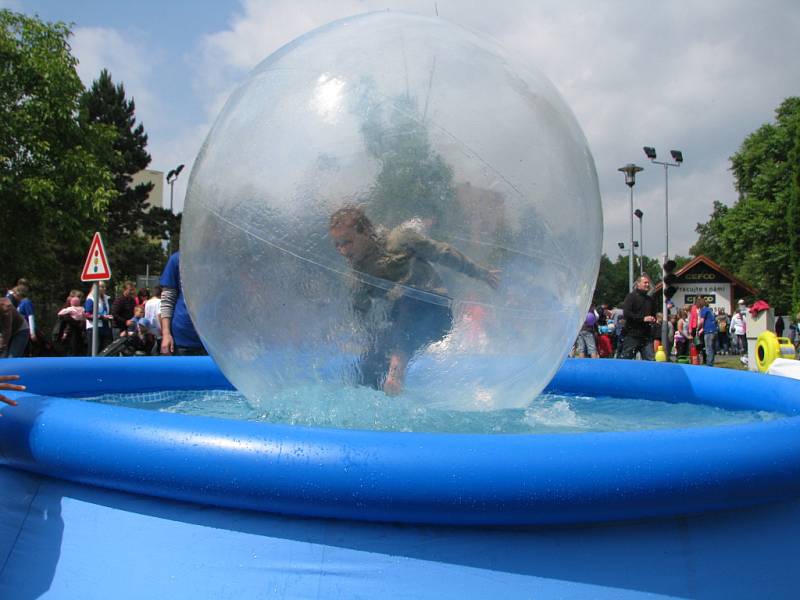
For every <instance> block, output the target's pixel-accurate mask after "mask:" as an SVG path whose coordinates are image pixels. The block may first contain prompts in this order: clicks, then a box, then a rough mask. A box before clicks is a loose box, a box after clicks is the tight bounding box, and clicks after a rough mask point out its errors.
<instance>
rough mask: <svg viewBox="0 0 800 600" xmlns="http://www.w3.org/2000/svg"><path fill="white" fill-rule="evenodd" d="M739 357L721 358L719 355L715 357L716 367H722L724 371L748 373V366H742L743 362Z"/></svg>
mask: <svg viewBox="0 0 800 600" xmlns="http://www.w3.org/2000/svg"><path fill="white" fill-rule="evenodd" d="M739 358H740V357H739V356H733V355H731V354H724V355H722V356H720V355H719V354H717V355H716V356H715V357H714V366H715V367H722V368H723V369H735V370H737V371H746V370H747V365H744V364H742V361H740V360H739Z"/></svg>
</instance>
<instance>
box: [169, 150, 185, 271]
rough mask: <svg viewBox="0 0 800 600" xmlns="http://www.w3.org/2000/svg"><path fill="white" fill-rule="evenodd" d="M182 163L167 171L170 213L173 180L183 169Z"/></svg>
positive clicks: (170, 240) (170, 249)
mask: <svg viewBox="0 0 800 600" xmlns="http://www.w3.org/2000/svg"><path fill="white" fill-rule="evenodd" d="M183 167H184V165H178V166H177V167H175V168H174V169H172V170H170V171H169V173H167V183H168V184H169V212H170V213H172V212H173V210H172V200H173V198H174V196H175V180H176V179H177V178H178V175H180V174H181V171H183ZM168 250H169V254H170V255H171V254H172V231H170V232H169V248H168Z"/></svg>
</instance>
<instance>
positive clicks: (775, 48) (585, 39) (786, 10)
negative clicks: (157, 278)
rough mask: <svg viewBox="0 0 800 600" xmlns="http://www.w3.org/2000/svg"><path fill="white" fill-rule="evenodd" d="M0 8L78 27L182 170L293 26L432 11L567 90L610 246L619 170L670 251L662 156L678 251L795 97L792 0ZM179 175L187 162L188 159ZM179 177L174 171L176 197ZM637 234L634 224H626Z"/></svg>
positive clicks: (799, 52) (88, 63) (619, 223)
mask: <svg viewBox="0 0 800 600" xmlns="http://www.w3.org/2000/svg"><path fill="white" fill-rule="evenodd" d="M0 7H6V8H11V9H13V10H16V11H19V12H23V13H26V14H38V15H39V16H40V17H41V18H43V19H45V20H49V21H54V20H61V21H65V22H68V23H72V24H73V31H74V34H75V35H74V38H73V40H72V48H73V52H74V54H75V56H76V57H77V58H78V59H79V61H80V65H79V68H78V71H79V74H80V76H81V78H82V79H83V81H84V83H86V84H87V85H88V84H90V83H91V81H92V80H93V79H94V78H95V77H97V75H98V73H99V71H100V69H102V68H104V67H105V68H107V69H109V70H110V71H111V74H112V76H113V77H114V79H115V80H116V81H121V82H122V83H124V85H125V88H126V92H127V94H128V96H129V97H133V98H134V99H135V101H136V107H137V116H138V118H139V120H140V121H141V122H143V123H144V125H145V129H146V131H147V133H148V134H149V137H150V145H149V150H150V153H151V154H152V157H153V162H152V164H151V168H153V169H157V170H161V171H165V172H166V171H168V170H169V169H171V168H173V167H175V166H176V165H178V164H180V163H185V164H186V165H187V168H188V167H190V166H191V164H192V163H193V160H194V157H195V155H196V153H197V151H198V149H199V147H200V144H201V143H202V141H203V139H204V138H205V135H206V134H207V132H208V130H209V128H210V126H211V124H212V123H213V121H214V119H215V117H216V115H217V113H218V112H219V110H220V108H221V107H222V105H223V103H224V102H225V99H226V98H227V97H228V95H229V94H230V93H231V91H232V90H233V89H235V87H236V85H237V84H238V83H239V82H241V81H242V79H243V78H244V77H245V76H246V74H247V73H248V72H249V70H250V69H252V68H253V67H254V66H255V65H257V64H258V63H259V62H260V61H261V60H262V59H264V58H265V57H266V56H268V55H269V54H270V53H272V52H273V51H274V50H276V49H277V48H279V47H280V46H282V45H283V44H285V43H286V42H288V41H290V40H292V39H294V38H295V37H297V36H298V35H300V34H302V33H305V32H306V31H308V30H310V29H313V28H315V27H317V26H320V25H323V24H325V23H327V22H329V21H332V20H334V19H338V18H341V17H345V16H349V15H353V14H357V13H362V12H367V11H373V10H383V9H387V8H388V9H393V10H406V11H411V12H416V13H420V14H423V15H429V16H435V14H436V12H437V11H438V14H439V16H440V17H442V18H445V19H448V20H450V21H453V22H455V23H458V24H461V25H463V26H465V27H468V28H469V29H472V30H475V31H478V32H482V33H484V34H487V35H489V36H491V37H493V38H494V39H495V40H497V41H498V42H500V43H501V44H502V45H503V46H505V47H506V48H507V50H508V51H509V52H511V53H512V54H514V55H516V56H517V57H518V58H519V59H520V60H521V61H524V62H528V63H530V64H531V65H533V66H535V67H537V68H538V69H539V70H541V71H542V72H544V73H545V74H546V75H547V76H548V77H549V78H550V79H551V80H552V81H553V82H554V83H555V85H556V87H557V88H558V89H559V90H560V91H561V93H562V95H563V96H564V97H565V99H566V100H567V102H568V103H569V104H570V106H571V107H572V109H573V111H574V112H575V114H576V116H577V118H578V121H579V122H580V124H581V126H582V127H583V129H584V132H585V134H586V137H587V139H588V141H589V146H590V148H591V150H592V152H593V154H594V158H595V162H596V165H597V172H598V175H599V179H600V188H601V194H602V198H603V209H604V219H605V223H604V250H605V252H606V253H608V254H609V255H611V256H612V257H613V256H616V255H617V253H618V252H619V251H618V249H617V242H619V241H624V240H627V239H628V237H629V219H630V211H629V199H628V189H627V188H626V187H625V185H624V182H623V176H622V174H621V173H618V172H617V168H618V167H620V166H622V165H624V164H626V163H629V162H636V163H637V164H639V165H641V166H644V167H646V169H645V171H644V172H642V173H640V174H639V176H638V179H637V185H636V187H635V190H634V201H635V205H636V207H637V208H640V209H641V210H642V211H643V212H644V250H645V253H646V254H648V255H650V256H656V255H658V254H659V253H661V252H663V251H664V217H663V215H664V169H663V167H659V166H657V165H652V164H650V163H649V162H648V161H647V159H646V158H645V156H644V154H643V152H642V146H644V145H649V146H654V147H655V148H656V149H657V150H658V152H659V159H662V158H666V157H668V156H669V150H670V149H673V148H675V149H680V150H682V151H683V154H684V160H685V162H684V164H683V166H681V167H680V168H677V169H670V172H669V190H670V253H671V254H674V253H676V252H677V253H680V254H686V253H688V249H689V247H690V246H691V244H692V243H693V242H694V241H695V240H696V234H695V233H694V228H695V225H696V223H697V222H698V221H705V220H707V217H708V215H709V213H710V211H711V208H712V203H713V201H714V200H720V201H722V202H725V203H728V204H730V203H733V202H734V201H735V199H736V192H735V190H734V188H733V180H732V178H731V174H730V172H729V170H728V169H729V160H728V159H729V157H730V156H731V155H732V154H733V153H734V152H735V151H736V150H737V148H738V147H739V145H740V144H741V142H742V140H743V139H744V137H745V136H746V135H747V134H748V133H750V132H752V131H754V130H755V129H756V128H758V127H759V126H760V125H761V124H763V123H765V122H768V121H770V120H772V118H773V114H774V109H775V108H776V107H777V106H778V104H779V103H780V102H781V101H782V100H783V99H784V98H785V97H787V96H790V95H800V61H798V60H797V58H796V57H797V56H800V35H798V33H797V32H798V31H800V3H798V2H797V1H796V0H763V1H762V2H752V0H728V1H723V0H705V1H703V2H690V1H688V0H676V1H674V2H669V3H665V2H645V1H639V2H634V1H633V0H628V1H627V2H622V1H611V0H609V1H599V0H598V1H593V0H580V1H578V0H574V1H565V0H507V1H502V2H496V3H488V2H485V1H483V0H438V1H435V2H434V1H428V0H383V1H378V0H336V1H333V0H330V1H328V0H238V1H234V0H230V1H225V0H213V1H212V0H194V1H190V0H171V1H168V2H163V1H162V0H137V2H131V1H130V0H125V1H122V0H77V1H74V2H64V1H63V0H0ZM187 173H188V171H187ZM187 179H188V177H186V176H183V177H182V178H180V179H179V180H178V183H177V184H176V188H175V195H176V196H175V199H176V206H177V207H178V208H180V207H181V206H182V204H183V194H184V192H185V184H186V181H187ZM636 232H637V233H636V235H637V237H638V224H637V227H636Z"/></svg>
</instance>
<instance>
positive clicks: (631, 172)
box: [617, 163, 644, 291]
mask: <svg viewBox="0 0 800 600" xmlns="http://www.w3.org/2000/svg"><path fill="white" fill-rule="evenodd" d="M617 171H621V172H623V173H625V185H627V186H628V187H629V188H631V245H630V249H629V254H628V291H630V290H632V289H633V186H634V185H636V174H637V173H638V172H639V171H644V168H643V167H640V166H639V165H634V164H633V163H628V164H627V165H625V166H624V167H620V168H619V169H617Z"/></svg>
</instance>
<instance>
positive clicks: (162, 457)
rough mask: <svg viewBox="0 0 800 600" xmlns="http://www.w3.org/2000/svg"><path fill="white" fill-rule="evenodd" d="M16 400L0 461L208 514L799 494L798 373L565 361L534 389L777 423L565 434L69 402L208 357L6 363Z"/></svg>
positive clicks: (146, 382)
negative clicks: (191, 505)
mask: <svg viewBox="0 0 800 600" xmlns="http://www.w3.org/2000/svg"><path fill="white" fill-rule="evenodd" d="M6 364H7V368H10V369H11V371H12V372H19V373H20V374H21V375H22V376H23V378H24V380H25V383H26V384H27V385H28V393H24V394H19V395H18V396H20V406H19V407H17V408H14V409H11V408H8V407H7V408H5V409H4V410H3V418H2V419H0V440H2V457H3V462H4V463H5V464H6V465H9V466H13V467H16V468H19V469H24V470H27V471H31V472H35V473H39V474H43V475H50V476H55V477H59V478H62V479H67V480H70V481H73V482H78V483H83V484H91V485H96V486H101V487H105V488H111V489H116V490H122V491H127V492H135V493H139V494H146V495H150V496H157V497H161V498H169V499H174V500H184V501H191V502H198V503H203V504H212V505H216V506H221V507H229V508H237V509H249V510H258V511H266V512H272V513H281V514H286V515H299V516H311V517H332V518H341V519H357V520H366V521H389V522H410V523H436V524H458V525H531V524H552V523H587V522H597V521H609V520H621V519H638V518H642V517H655V516H667V515H685V514H696V513H700V512H703V511H708V510H716V509H721V508H733V507H741V506H749V505H755V504H759V503H765V502H770V501H774V500H779V499H786V498H793V497H797V496H800V416H798V410H800V383H798V382H796V381H793V380H789V379H785V378H780V377H768V376H756V375H752V374H749V373H740V372H731V371H724V370H721V369H716V370H712V369H702V368H697V367H691V366H684V365H675V364H656V363H634V362H616V361H591V360H570V361H567V362H566V363H565V364H564V366H563V368H562V369H561V370H560V372H559V374H558V376H557V377H556V378H555V379H554V380H553V381H552V383H551V384H550V386H549V390H550V391H556V392H560V393H579V394H584V395H596V396H603V395H609V396H614V397H631V398H641V397H648V398H652V399H655V400H663V401H667V402H674V401H683V402H687V401H688V402H702V403H707V404H713V405H716V406H721V407H725V408H728V409H734V410H735V409H762V410H770V411H777V412H781V413H784V414H786V418H784V419H777V420H773V421H769V422H755V423H750V424H742V425H735V426H720V427H708V428H691V429H673V430H653V431H636V432H624V433H596V434H580V435H524V436H520V435H491V436H490V435H463V434H462V435H445V434H419V433H386V432H369V431H354V430H331V429H309V428H301V427H290V426H280V425H267V424H263V423H253V422H246V421H234V420H224V419H213V418H204V417H196V416H187V415H177V414H167V413H158V412H151V411H142V410H134V409H126V408H120V407H114V406H106V405H101V404H95V403H90V402H82V401H81V400H79V399H74V398H69V396H80V395H91V394H97V393H100V392H115V391H119V392H123V391H125V392H130V391H136V390H138V391H145V390H162V389H209V388H226V387H229V384H228V383H227V381H226V380H225V379H224V378H223V376H222V375H221V374H220V372H219V371H218V370H217V369H216V367H215V365H214V363H213V362H212V361H211V360H210V359H208V358H187V359H181V358H176V359H173V360H168V361H167V360H161V359H149V358H142V359H127V360H119V359H94V360H92V359H68V360H63V359H62V360H36V361H17V362H14V361H7V363H6Z"/></svg>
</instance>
